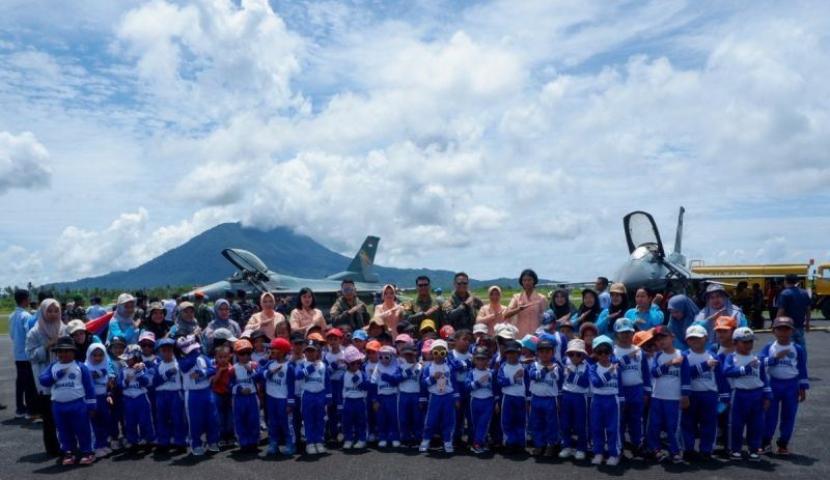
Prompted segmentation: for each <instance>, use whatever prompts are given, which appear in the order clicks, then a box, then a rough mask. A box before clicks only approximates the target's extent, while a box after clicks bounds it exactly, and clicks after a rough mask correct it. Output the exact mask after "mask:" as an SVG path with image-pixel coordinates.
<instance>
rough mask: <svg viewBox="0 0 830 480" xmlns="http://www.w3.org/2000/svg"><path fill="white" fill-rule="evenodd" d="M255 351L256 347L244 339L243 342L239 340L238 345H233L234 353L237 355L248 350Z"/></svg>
mask: <svg viewBox="0 0 830 480" xmlns="http://www.w3.org/2000/svg"><path fill="white" fill-rule="evenodd" d="M253 349H254V346H253V345H251V342H249V341H248V340H245V339H244V338H243V339H242V340H237V341H236V343H234V344H233V351H234V352H235V353H239V352H244V351H246V350H253Z"/></svg>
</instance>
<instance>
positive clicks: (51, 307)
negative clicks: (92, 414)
mask: <svg viewBox="0 0 830 480" xmlns="http://www.w3.org/2000/svg"><path fill="white" fill-rule="evenodd" d="M61 317H62V315H61V306H60V303H58V301H57V300H55V299H54V298H47V299H46V300H44V301H43V302H41V304H40V308H38V318H37V323H36V324H35V326H34V327H33V328H32V329H31V330H29V333H28V334H26V355H27V356H28V357H29V361H30V362H31V364H32V373H34V375H35V378H38V377H39V376H40V372H41V371H42V370H45V369H47V368H49V365H50V364H51V363H52V361H53V360H54V358H53V355H52V346H54V345H55V343H56V342H57V341H58V338H60V337H62V336H64V335H66V326H65V325H64V324H63V322H62V321H61ZM36 386H37V392H38V401H37V404H38V410H39V412H38V413H40V415H42V417H43V445H44V447H45V448H46V453H47V454H49V455H50V456H53V457H57V456H59V455H60V454H61V450H60V444H58V438H57V434H56V430H55V419H54V416H53V415H52V399H51V393H52V392H51V389H50V388H49V387H44V386H43V385H41V384H40V382H36Z"/></svg>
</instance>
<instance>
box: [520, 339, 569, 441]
mask: <svg viewBox="0 0 830 480" xmlns="http://www.w3.org/2000/svg"><path fill="white" fill-rule="evenodd" d="M553 350H554V346H553V343H551V342H549V341H547V340H541V341H540V342H539V343H537V344H536V360H535V361H534V362H533V363H532V364H531V365H530V369H529V370H528V372H527V376H528V379H529V380H530V386H529V391H530V417H529V420H530V430H531V432H532V434H533V447H534V450H533V454H534V455H542V454H544V455H545V456H548V457H552V456H554V455H555V454H558V453H559V452H557V451H556V449H557V448H559V446H560V439H559V409H558V407H557V403H556V400H557V397H558V396H559V376H560V375H559V372H560V368H561V367H560V366H559V364H558V363H556V362H554V361H553Z"/></svg>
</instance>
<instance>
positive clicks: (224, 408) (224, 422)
mask: <svg viewBox="0 0 830 480" xmlns="http://www.w3.org/2000/svg"><path fill="white" fill-rule="evenodd" d="M212 395H213V408H214V409H215V414H214V415H215V417H216V430H217V432H218V434H219V439H220V440H227V441H232V440H233V438H234V429H233V397H232V396H231V394H229V393H216V392H213V393H212Z"/></svg>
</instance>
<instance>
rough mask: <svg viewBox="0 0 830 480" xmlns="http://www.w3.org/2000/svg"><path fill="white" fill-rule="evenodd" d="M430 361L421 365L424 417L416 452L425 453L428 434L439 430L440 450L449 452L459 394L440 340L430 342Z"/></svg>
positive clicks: (453, 370)
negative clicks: (425, 402)
mask: <svg viewBox="0 0 830 480" xmlns="http://www.w3.org/2000/svg"><path fill="white" fill-rule="evenodd" d="M430 354H431V357H432V363H430V364H428V365H424V368H423V371H422V374H421V383H422V384H423V386H424V388H426V390H427V391H428V392H429V399H428V400H427V418H426V421H425V422H424V437H423V439H422V440H421V446H420V447H419V451H420V452H421V453H426V452H427V451H428V450H429V443H430V440H431V439H432V436H433V435H434V434H436V433H438V432H439V431H440V432H441V438H442V439H443V441H444V452H446V453H453V451H454V448H453V444H452V435H453V429H454V427H455V411H456V409H457V408H459V406H460V405H459V400H460V395H459V393H458V391H459V389H458V385H457V384H456V381H455V378H456V376H455V368H454V366H453V364H452V363H450V362H449V361H448V359H447V354H448V348H447V342H445V341H444V340H435V341H433V342H432V343H431V344H430Z"/></svg>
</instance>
